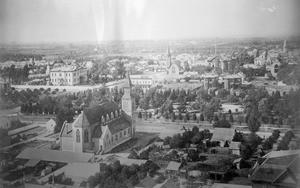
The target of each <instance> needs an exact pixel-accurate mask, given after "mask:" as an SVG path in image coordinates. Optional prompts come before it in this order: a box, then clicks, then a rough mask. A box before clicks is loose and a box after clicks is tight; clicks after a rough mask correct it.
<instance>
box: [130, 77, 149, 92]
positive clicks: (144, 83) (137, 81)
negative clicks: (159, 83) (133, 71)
mask: <svg viewBox="0 0 300 188" xmlns="http://www.w3.org/2000/svg"><path fill="white" fill-rule="evenodd" d="M130 80H131V83H132V85H133V86H137V85H138V86H141V88H142V89H143V90H144V91H146V90H148V89H150V87H151V86H152V85H153V83H154V82H153V79H152V78H150V77H148V76H146V75H131V76H130Z"/></svg>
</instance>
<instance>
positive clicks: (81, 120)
mask: <svg viewBox="0 0 300 188" xmlns="http://www.w3.org/2000/svg"><path fill="white" fill-rule="evenodd" d="M73 125H74V127H87V126H90V123H89V121H88V120H87V117H86V115H85V113H84V112H81V114H79V116H78V117H77V119H76V120H75V121H74V123H73Z"/></svg>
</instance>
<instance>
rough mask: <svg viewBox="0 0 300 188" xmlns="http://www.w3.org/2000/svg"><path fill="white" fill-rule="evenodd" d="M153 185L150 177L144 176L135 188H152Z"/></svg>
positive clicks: (153, 182) (154, 183)
mask: <svg viewBox="0 0 300 188" xmlns="http://www.w3.org/2000/svg"><path fill="white" fill-rule="evenodd" d="M155 185H156V182H155V181H154V180H153V179H152V178H151V177H150V176H146V177H145V178H144V179H142V180H141V181H140V183H138V184H137V185H136V186H135V187H144V188H153V187H154V186H155Z"/></svg>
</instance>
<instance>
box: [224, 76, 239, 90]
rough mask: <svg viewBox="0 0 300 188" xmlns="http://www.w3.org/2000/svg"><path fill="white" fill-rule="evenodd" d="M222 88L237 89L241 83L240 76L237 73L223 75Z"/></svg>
mask: <svg viewBox="0 0 300 188" xmlns="http://www.w3.org/2000/svg"><path fill="white" fill-rule="evenodd" d="M223 82H224V89H227V90H230V89H237V88H239V87H240V86H241V85H242V77H241V76H239V75H237V74H229V75H226V76H224V77H223Z"/></svg>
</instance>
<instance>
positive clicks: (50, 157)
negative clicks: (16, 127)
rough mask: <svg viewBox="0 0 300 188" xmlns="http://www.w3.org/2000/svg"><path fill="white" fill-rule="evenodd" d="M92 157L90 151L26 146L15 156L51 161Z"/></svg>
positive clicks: (80, 160) (75, 160)
mask: <svg viewBox="0 0 300 188" xmlns="http://www.w3.org/2000/svg"><path fill="white" fill-rule="evenodd" d="M92 157H93V154H91V153H76V154H75V153H74V152H71V151H62V150H50V149H36V148H26V149H25V150H24V151H22V152H21V153H20V154H19V155H18V156H17V157H16V158H18V159H37V160H38V159H40V160H43V161H51V162H61V163H70V162H88V161H89V160H90V159H91V158H92Z"/></svg>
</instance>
